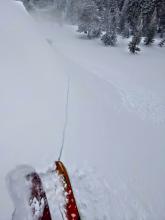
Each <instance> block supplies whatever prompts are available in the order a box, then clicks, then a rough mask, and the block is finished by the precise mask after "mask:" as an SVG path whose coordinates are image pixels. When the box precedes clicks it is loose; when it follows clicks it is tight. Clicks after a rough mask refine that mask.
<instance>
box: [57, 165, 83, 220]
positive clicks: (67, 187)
mask: <svg viewBox="0 0 165 220" xmlns="http://www.w3.org/2000/svg"><path fill="white" fill-rule="evenodd" d="M55 166H56V172H57V173H58V174H59V175H60V176H62V177H63V181H64V183H63V187H64V191H65V192H66V198H67V203H66V205H65V217H66V219H67V220H80V215H79V211H78V207H77V204H76V200H75V197H74V194H73V190H72V186H71V183H70V180H69V176H68V173H67V170H66V168H65V166H64V164H63V163H62V162H61V161H56V162H55Z"/></svg>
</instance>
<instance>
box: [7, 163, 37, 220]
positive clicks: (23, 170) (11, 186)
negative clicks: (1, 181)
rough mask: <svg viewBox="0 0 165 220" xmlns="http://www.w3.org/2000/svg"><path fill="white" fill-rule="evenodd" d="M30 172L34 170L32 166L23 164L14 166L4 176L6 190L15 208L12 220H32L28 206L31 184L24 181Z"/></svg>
mask: <svg viewBox="0 0 165 220" xmlns="http://www.w3.org/2000/svg"><path fill="white" fill-rule="evenodd" d="M32 172H34V169H33V168H32V167H30V166H26V165H24V166H19V167H16V168H15V169H14V170H12V171H10V173H9V174H8V175H7V177H6V182H7V186H8V190H9V193H10V196H11V198H12V200H13V204H14V208H15V209H14V212H13V214H12V220H33V219H32V215H31V212H30V207H29V206H28V201H29V197H30V187H31V184H30V183H29V182H27V181H26V175H28V174H29V173H32Z"/></svg>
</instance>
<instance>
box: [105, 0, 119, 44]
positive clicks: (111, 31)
mask: <svg viewBox="0 0 165 220" xmlns="http://www.w3.org/2000/svg"><path fill="white" fill-rule="evenodd" d="M103 21H104V26H105V34H104V35H103V36H102V38H101V40H102V41H103V43H104V44H105V45H106V46H108V45H109V46H115V45H116V43H117V27H118V5H117V1H116V0H107V7H106V10H105V17H104V19H103Z"/></svg>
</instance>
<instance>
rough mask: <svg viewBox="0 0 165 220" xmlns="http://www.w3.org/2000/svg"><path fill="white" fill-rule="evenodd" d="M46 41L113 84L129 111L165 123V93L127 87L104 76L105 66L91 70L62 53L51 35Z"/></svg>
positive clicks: (85, 69)
mask: <svg viewBox="0 0 165 220" xmlns="http://www.w3.org/2000/svg"><path fill="white" fill-rule="evenodd" d="M46 41H47V42H48V44H49V45H50V46H51V47H52V48H53V49H54V50H55V51H56V52H57V51H58V53H59V54H61V55H62V56H63V57H65V59H66V60H70V62H72V63H73V65H77V66H79V67H80V68H81V69H84V72H88V74H91V75H93V76H95V77H97V78H98V79H100V80H101V81H104V82H105V83H108V84H110V86H113V87H114V88H115V89H116V90H117V91H118V93H119V94H120V96H121V99H122V104H123V105H124V107H125V108H126V109H127V110H128V111H130V112H135V113H136V114H137V115H138V116H139V117H140V118H141V119H142V120H149V121H151V122H153V123H154V124H165V96H164V95H162V96H160V94H159V95H157V94H156V93H154V92H153V91H149V90H147V89H145V88H144V87H140V86H134V89H129V85H127V88H125V87H124V86H123V85H122V84H121V83H119V82H117V83H116V82H114V81H112V80H108V79H106V78H104V77H103V76H102V75H101V73H102V72H106V71H105V70H104V68H100V66H98V67H96V66H95V68H93V70H91V68H90V67H88V66H86V67H84V65H83V64H81V61H79V62H78V61H76V60H74V58H71V57H68V56H66V54H64V53H62V51H60V49H59V48H58V46H57V45H55V44H54V42H53V39H51V37H49V38H47V39H46ZM119 111H120V110H119Z"/></svg>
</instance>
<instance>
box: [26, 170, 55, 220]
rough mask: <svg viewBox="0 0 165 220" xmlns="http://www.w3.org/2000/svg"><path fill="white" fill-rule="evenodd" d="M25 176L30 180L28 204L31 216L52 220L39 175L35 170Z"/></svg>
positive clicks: (39, 219)
mask: <svg viewBox="0 0 165 220" xmlns="http://www.w3.org/2000/svg"><path fill="white" fill-rule="evenodd" d="M26 178H27V180H28V181H31V195H30V198H29V206H30V207H31V210H32V216H33V217H34V218H35V219H36V220H52V218H51V214H50V210H49V205H48V201H47V197H46V193H45V191H44V189H43V185H42V181H41V178H40V176H39V175H38V174H37V173H36V172H33V173H30V174H28V175H27V176H26Z"/></svg>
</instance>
